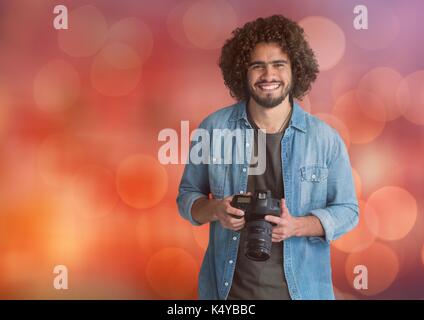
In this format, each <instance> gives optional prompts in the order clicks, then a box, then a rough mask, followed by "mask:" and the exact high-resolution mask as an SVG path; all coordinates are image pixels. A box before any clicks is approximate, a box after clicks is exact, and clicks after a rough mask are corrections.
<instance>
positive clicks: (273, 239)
mask: <svg viewBox="0 0 424 320" xmlns="http://www.w3.org/2000/svg"><path fill="white" fill-rule="evenodd" d="M271 240H272V242H280V241H281V240H283V239H282V238H281V236H274V235H273V236H272V239H271Z"/></svg>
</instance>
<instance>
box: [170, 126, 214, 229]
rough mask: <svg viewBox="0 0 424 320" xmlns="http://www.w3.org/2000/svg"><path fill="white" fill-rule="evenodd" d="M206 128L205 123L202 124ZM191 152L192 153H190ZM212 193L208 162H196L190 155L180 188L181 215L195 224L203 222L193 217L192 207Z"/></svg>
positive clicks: (178, 198)
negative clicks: (198, 200)
mask: <svg viewBox="0 0 424 320" xmlns="http://www.w3.org/2000/svg"><path fill="white" fill-rule="evenodd" d="M200 128H204V123H202V124H201V125H200ZM197 143H199V141H198V140H195V141H193V142H192V143H191V146H190V152H191V150H192V148H193V146H195V145H196V144H197ZM189 154H190V153H189ZM209 193H210V187H209V167H208V164H207V163H199V164H195V163H193V162H191V160H190V157H189V159H188V163H187V164H186V166H185V168H184V173H183V176H182V178H181V182H180V185H179V189H178V196H177V205H178V211H179V213H180V215H181V216H182V217H183V218H184V219H186V220H188V221H190V223H191V224H192V225H194V226H200V225H201V223H199V222H197V221H196V220H194V219H193V216H192V214H191V209H192V207H193V203H194V202H195V201H196V200H197V199H200V198H208V196H209Z"/></svg>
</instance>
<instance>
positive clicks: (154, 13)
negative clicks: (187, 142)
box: [0, 0, 424, 299]
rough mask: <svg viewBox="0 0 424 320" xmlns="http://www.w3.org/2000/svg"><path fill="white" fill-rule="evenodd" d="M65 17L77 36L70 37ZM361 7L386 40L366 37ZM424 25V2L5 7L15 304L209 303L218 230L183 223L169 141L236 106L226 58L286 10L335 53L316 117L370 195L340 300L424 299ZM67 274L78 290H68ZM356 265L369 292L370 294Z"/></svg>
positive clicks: (230, 0)
mask: <svg viewBox="0 0 424 320" xmlns="http://www.w3.org/2000/svg"><path fill="white" fill-rule="evenodd" d="M58 4H62V5H65V6H67V8H68V10H69V29H68V30H55V29H54V28H53V20H54V17H55V14H53V8H54V6H55V5H58ZM358 4H362V5H366V6H367V9H368V27H369V29H368V30H355V29H354V27H353V20H354V18H355V14H354V13H353V8H354V7H355V6H356V5H358ZM423 12H424V3H423V2H422V1H419V0H416V1H413V0H411V1H400V0H399V1H382V0H380V1H378V0H373V1H351V0H348V1H335V0H334V1H330V0H328V1H317V0H313V1H312V0H301V1H299V0H297V1H282V0H278V1H277V0H276V1H254V0H243V1H242V0H216V1H215V0H214V1H212V0H199V1H195V0H187V1H170V0H159V1H138V0H126V1H114V0H97V1H96V0H91V1H90V0H75V1H65V0H62V1H53V0H51V1H49V0H45V1H43V0H13V1H12V0H9V1H6V0H4V1H1V2H0V298H2V299H47V298H48V299H77V298H81V299H95V298H98V299H112V298H117V299H168V298H172V299H174V298H175V299H195V298H197V275H198V272H199V268H200V263H201V260H202V257H203V254H204V252H205V249H206V246H207V239H208V226H202V227H192V226H191V225H190V224H189V223H188V222H187V221H185V220H183V219H182V218H181V217H180V216H179V214H178V211H177V207H176V203H175V198H176V195H177V189H178V184H179V180H180V178H181V175H182V171H183V168H184V166H183V165H182V164H178V165H176V164H174V165H171V164H170V165H163V164H161V163H159V161H158V156H157V155H158V150H159V148H160V147H161V146H162V145H163V144H164V142H162V141H158V134H159V132H160V131H161V130H162V129H165V128H172V129H175V130H176V132H178V135H179V137H181V136H182V135H181V132H180V131H181V128H180V127H181V121H186V120H188V121H189V122H190V130H193V129H195V128H196V127H197V125H198V124H199V122H200V121H201V120H202V119H203V118H204V117H205V116H206V115H208V114H209V113H211V112H213V111H215V110H217V109H218V108H221V107H224V106H227V105H230V104H232V103H233V102H234V101H233V100H232V99H231V97H230V96H229V93H228V91H227V90H226V88H225V87H224V85H223V81H222V78H221V75H220V71H219V68H218V67H217V60H218V57H219V53H220V48H221V46H222V45H223V42H224V40H225V39H226V38H228V37H229V36H230V33H231V31H232V30H233V29H234V28H235V27H237V26H240V25H243V24H244V23H245V22H247V21H250V20H252V19H255V18H257V17H259V16H268V15H272V14H277V13H278V14H284V15H286V16H288V17H290V18H292V19H294V20H296V21H298V22H299V23H300V24H301V25H302V26H303V28H304V29H305V32H306V33H307V35H308V38H309V41H310V44H311V46H312V47H313V49H314V50H315V52H316V54H317V57H318V60H319V64H320V67H321V73H320V75H319V78H318V80H317V81H316V83H315V84H314V86H313V89H312V91H311V92H310V93H309V94H308V96H307V97H305V99H304V100H303V101H302V102H301V105H302V106H303V107H304V108H305V109H306V110H308V111H309V112H311V113H312V114H315V115H317V116H318V117H320V118H321V119H323V120H324V121H326V122H328V123H329V124H330V125H332V126H334V127H335V128H336V129H337V130H338V131H339V132H340V133H341V135H342V137H343V139H344V141H345V143H346V145H347V146H348V150H349V153H350V157H351V162H352V166H353V173H354V177H355V183H356V190H357V194H358V198H359V199H360V211H361V219H360V223H359V226H358V227H357V228H356V229H355V230H354V231H352V232H351V233H349V234H348V235H346V236H345V237H343V238H342V239H340V240H338V241H335V242H334V243H333V244H332V267H333V279H334V286H335V290H336V296H337V298H339V299H423V298H424V232H423V230H424V181H423V180H424V174H423V163H424V127H423V126H424V62H423V61H424V60H423V56H424V45H423V44H422V41H421V40H420V39H421V37H422V35H421V33H422V31H423V22H422V21H423ZM182 145H184V142H183V141H181V140H180V145H179V147H180V148H179V152H181V153H182V155H183V156H184V152H185V151H184V148H182ZM179 156H181V154H179ZM56 265H65V266H66V267H67V268H68V272H69V274H68V278H69V280H68V285H69V289H68V290H56V289H54V288H53V279H54V277H55V276H56V275H55V274H54V273H53V269H54V266H56ZM356 265H365V266H367V268H368V277H369V283H368V290H356V289H354V288H353V278H354V276H355V274H354V273H353V269H354V267H355V266H356Z"/></svg>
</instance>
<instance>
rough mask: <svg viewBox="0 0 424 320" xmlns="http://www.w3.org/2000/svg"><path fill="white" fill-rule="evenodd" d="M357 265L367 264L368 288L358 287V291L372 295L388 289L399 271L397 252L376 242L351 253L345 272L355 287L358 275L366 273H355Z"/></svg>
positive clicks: (349, 281)
mask: <svg viewBox="0 0 424 320" xmlns="http://www.w3.org/2000/svg"><path fill="white" fill-rule="evenodd" d="M356 266H365V267H366V269H367V276H368V277H367V278H368V288H367V289H356V290H357V292H359V293H361V294H363V295H366V296H372V295H376V294H378V293H380V292H383V291H384V290H386V289H387V288H388V287H390V285H391V284H392V283H393V281H394V280H395V279H396V276H397V275H398V272H399V260H398V257H397V256H396V254H395V252H394V251H393V250H392V249H390V248H389V247H388V246H386V245H384V244H382V243H378V242H375V243H374V244H372V245H371V246H370V247H369V248H367V249H365V250H363V251H360V252H356V253H351V254H350V255H349V256H348V258H347V260H346V265H345V274H346V278H347V280H348V283H349V284H350V285H351V286H352V287H353V288H355V287H354V280H355V278H356V277H361V276H364V275H365V274H364V273H362V275H360V274H355V273H354V270H355V267H356Z"/></svg>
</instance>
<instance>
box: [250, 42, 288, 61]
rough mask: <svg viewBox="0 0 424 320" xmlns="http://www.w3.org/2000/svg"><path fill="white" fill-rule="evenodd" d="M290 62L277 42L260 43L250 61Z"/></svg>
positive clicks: (253, 51)
mask: <svg viewBox="0 0 424 320" xmlns="http://www.w3.org/2000/svg"><path fill="white" fill-rule="evenodd" d="M281 59H283V60H288V55H287V54H286V53H285V52H284V51H283V49H282V48H281V47H280V46H279V45H278V44H277V43H275V42H260V43H258V44H257V45H256V46H255V48H253V50H252V53H251V54H250V61H273V60H281Z"/></svg>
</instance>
